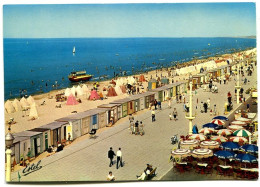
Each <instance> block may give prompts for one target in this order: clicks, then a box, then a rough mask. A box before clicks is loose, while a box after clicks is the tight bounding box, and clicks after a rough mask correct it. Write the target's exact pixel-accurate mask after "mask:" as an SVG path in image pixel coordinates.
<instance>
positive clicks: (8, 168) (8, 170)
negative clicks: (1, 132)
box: [5, 126, 14, 182]
mask: <svg viewBox="0 0 260 187" xmlns="http://www.w3.org/2000/svg"><path fill="white" fill-rule="evenodd" d="M13 141H14V137H13V135H12V134H11V128H10V126H9V127H8V133H7V134H6V135H5V145H6V151H5V153H6V182H11V153H12V150H11V149H10V148H11V146H12V145H13Z"/></svg>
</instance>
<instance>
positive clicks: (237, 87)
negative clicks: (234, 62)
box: [235, 64, 241, 104]
mask: <svg viewBox="0 0 260 187" xmlns="http://www.w3.org/2000/svg"><path fill="white" fill-rule="evenodd" d="M239 69H240V64H238V67H237V85H236V86H235V88H236V89H237V104H239V92H240V88H241V86H240V85H239Z"/></svg>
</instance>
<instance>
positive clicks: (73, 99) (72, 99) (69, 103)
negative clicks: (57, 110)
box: [66, 94, 79, 105]
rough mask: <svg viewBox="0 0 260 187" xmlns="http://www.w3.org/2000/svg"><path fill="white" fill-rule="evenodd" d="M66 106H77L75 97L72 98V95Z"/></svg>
mask: <svg viewBox="0 0 260 187" xmlns="http://www.w3.org/2000/svg"><path fill="white" fill-rule="evenodd" d="M66 104H67V105H77V104H79V102H78V101H77V100H76V97H74V96H73V95H72V94H70V96H69V97H68V99H67V103H66Z"/></svg>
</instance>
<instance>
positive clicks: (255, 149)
mask: <svg viewBox="0 0 260 187" xmlns="http://www.w3.org/2000/svg"><path fill="white" fill-rule="evenodd" d="M241 149H242V150H243V151H246V152H249V153H258V146H256V145H254V144H246V145H243V146H242V147H241Z"/></svg>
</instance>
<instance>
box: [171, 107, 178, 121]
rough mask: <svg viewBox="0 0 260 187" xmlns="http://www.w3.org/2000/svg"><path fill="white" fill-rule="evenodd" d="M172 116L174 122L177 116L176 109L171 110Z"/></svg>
mask: <svg viewBox="0 0 260 187" xmlns="http://www.w3.org/2000/svg"><path fill="white" fill-rule="evenodd" d="M172 115H173V118H174V121H176V120H177V115H178V113H177V110H176V108H174V109H173V112H172Z"/></svg>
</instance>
